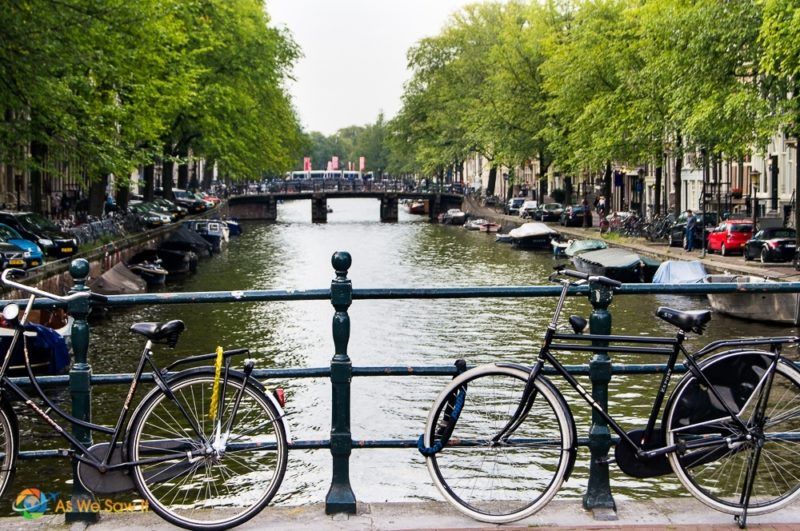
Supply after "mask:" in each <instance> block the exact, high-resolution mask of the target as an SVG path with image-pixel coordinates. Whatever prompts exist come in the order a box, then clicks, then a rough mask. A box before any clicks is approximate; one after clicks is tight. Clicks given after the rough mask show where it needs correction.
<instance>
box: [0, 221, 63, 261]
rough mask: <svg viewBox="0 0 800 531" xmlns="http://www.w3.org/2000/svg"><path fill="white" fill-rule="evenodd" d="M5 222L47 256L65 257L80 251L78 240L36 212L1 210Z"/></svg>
mask: <svg viewBox="0 0 800 531" xmlns="http://www.w3.org/2000/svg"><path fill="white" fill-rule="evenodd" d="M0 223H4V224H6V225H8V226H9V227H11V228H12V229H14V230H16V231H17V232H19V234H20V235H21V236H22V237H23V238H25V239H26V240H31V241H32V242H34V243H36V244H37V245H38V246H39V247H41V249H42V250H43V251H44V252H45V254H46V255H47V256H53V257H55V258H63V257H66V256H72V255H74V254H75V253H77V252H78V242H77V241H76V240H75V238H73V237H72V235H71V234H68V233H66V232H64V231H62V230H61V229H59V228H58V227H57V226H56V225H55V224H54V223H53V222H52V221H50V220H49V219H47V218H45V217H44V216H42V215H41V214H36V213H34V212H0Z"/></svg>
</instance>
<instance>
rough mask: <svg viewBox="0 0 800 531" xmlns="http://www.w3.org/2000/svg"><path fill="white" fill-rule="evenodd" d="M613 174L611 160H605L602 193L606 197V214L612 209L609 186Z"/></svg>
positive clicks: (611, 183)
mask: <svg viewBox="0 0 800 531" xmlns="http://www.w3.org/2000/svg"><path fill="white" fill-rule="evenodd" d="M613 179H614V174H613V173H612V172H611V161H610V160H608V161H606V172H605V175H604V176H603V195H604V196H605V198H606V214H608V213H610V212H611V211H612V210H614V203H613V201H612V197H611V187H612V186H614V183H613Z"/></svg>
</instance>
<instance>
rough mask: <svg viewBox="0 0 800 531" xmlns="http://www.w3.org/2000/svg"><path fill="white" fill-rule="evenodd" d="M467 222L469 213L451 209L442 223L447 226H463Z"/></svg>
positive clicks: (445, 214)
mask: <svg viewBox="0 0 800 531" xmlns="http://www.w3.org/2000/svg"><path fill="white" fill-rule="evenodd" d="M466 221H467V213H466V212H462V211H461V210H459V209H457V208H451V209H450V210H448V211H447V212H445V213H444V217H443V218H442V223H444V224H445V225H463V224H464V222H466Z"/></svg>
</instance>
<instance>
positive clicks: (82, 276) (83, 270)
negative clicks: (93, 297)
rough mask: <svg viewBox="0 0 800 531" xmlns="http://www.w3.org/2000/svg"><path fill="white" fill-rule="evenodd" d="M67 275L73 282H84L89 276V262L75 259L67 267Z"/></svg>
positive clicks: (83, 259)
mask: <svg viewBox="0 0 800 531" xmlns="http://www.w3.org/2000/svg"><path fill="white" fill-rule="evenodd" d="M69 274H70V276H72V278H73V280H86V278H87V277H88V276H89V262H88V261H87V260H86V259H85V258H77V259H75V260H73V261H72V263H71V264H70V265H69Z"/></svg>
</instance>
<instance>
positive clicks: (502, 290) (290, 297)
mask: <svg viewBox="0 0 800 531" xmlns="http://www.w3.org/2000/svg"><path fill="white" fill-rule="evenodd" d="M560 293H561V288H560V287H558V286H556V285H552V286H486V287H480V286H479V287H447V288H354V289H353V290H352V297H353V300H380V299H386V300H394V299H472V298H515V297H519V298H527V297H531V298H536V297H555V296H558V295H559V294H560ZM717 293H720V294H722V293H800V282H750V283H741V284H739V283H735V282H724V283H723V282H720V283H713V284H623V285H622V287H621V288H620V289H618V290H615V292H614V294H615V295H706V294H717ZM588 294H589V287H588V286H576V287H573V288H570V291H569V295H570V296H573V297H574V296H586V295H588ZM330 297H331V290H330V289H329V288H319V289H289V290H231V291H194V292H183V293H144V294H137V295H108V306H111V307H119V306H139V305H145V304H198V303H206V304H211V303H224V302H266V301H309V300H319V301H322V300H330ZM25 302H27V299H9V300H2V301H0V305H5V304H9V303H16V304H24V303H25ZM65 306H66V304H64V303H61V302H58V301H54V300H52V299H44V298H42V299H37V301H36V303H35V305H34V307H36V308H42V307H47V308H50V307H65Z"/></svg>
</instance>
